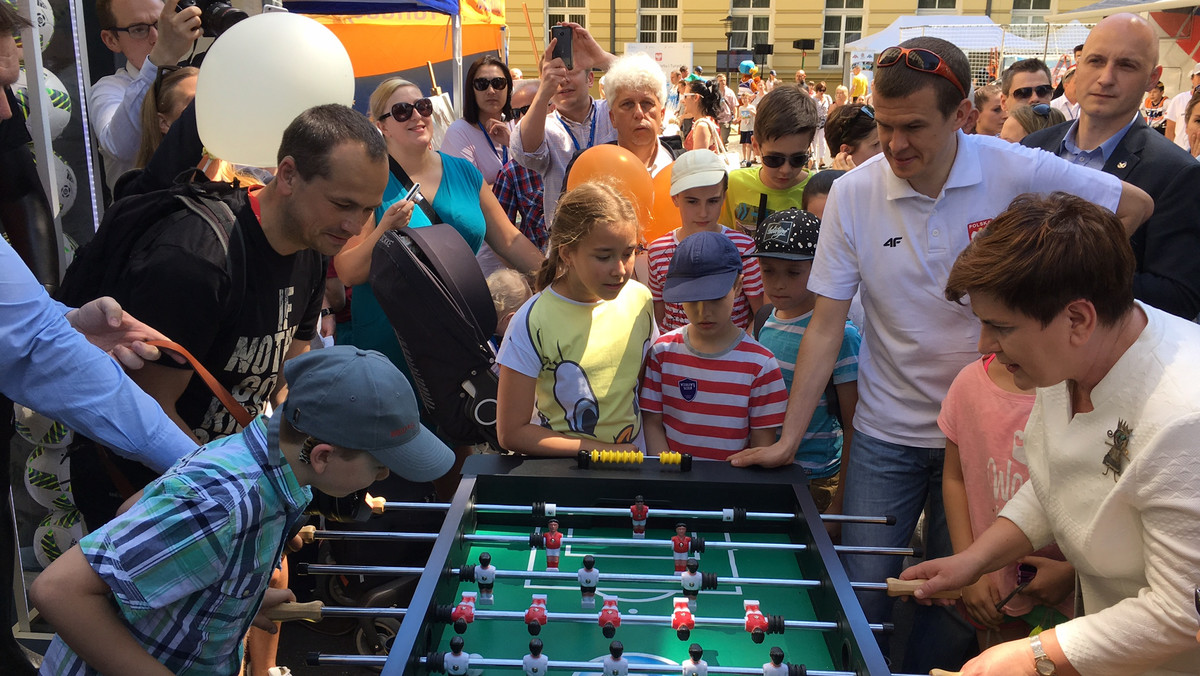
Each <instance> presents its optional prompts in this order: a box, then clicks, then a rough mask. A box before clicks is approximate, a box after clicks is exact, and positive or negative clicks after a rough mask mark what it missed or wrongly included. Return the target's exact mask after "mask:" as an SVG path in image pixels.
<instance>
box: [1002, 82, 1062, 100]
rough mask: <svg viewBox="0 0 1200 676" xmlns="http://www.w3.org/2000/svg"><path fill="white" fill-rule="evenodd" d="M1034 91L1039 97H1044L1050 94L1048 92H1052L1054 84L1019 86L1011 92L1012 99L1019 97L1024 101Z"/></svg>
mask: <svg viewBox="0 0 1200 676" xmlns="http://www.w3.org/2000/svg"><path fill="white" fill-rule="evenodd" d="M1034 92H1037V95H1038V98H1039V99H1044V98H1046V97H1047V96H1050V94H1052V93H1053V92H1054V85H1038V86H1036V87H1021V88H1020V89H1014V90H1013V92H1012V95H1013V98H1014V99H1020V100H1022V101H1024V100H1025V99H1027V98H1029V97H1031V96H1033V94H1034Z"/></svg>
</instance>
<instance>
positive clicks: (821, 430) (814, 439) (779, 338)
mask: <svg viewBox="0 0 1200 676" xmlns="http://www.w3.org/2000/svg"><path fill="white" fill-rule="evenodd" d="M810 319H812V313H811V312H809V313H807V314H804V315H802V316H800V317H797V318H795V319H779V318H778V317H776V316H775V311H774V310H772V311H771V316H770V318H768V319H767V321H766V323H765V324H763V327H762V330H761V331H759V334H758V342H760V343H762V344H763V345H765V346H766V347H767V349H769V350H771V352H773V353H775V360H776V361H778V362H779V368H780V370H781V371H783V382H784V384H785V385H787V389H788V392H789V393H790V392H791V391H792V374H793V373H794V372H795V370H796V353H797V352H798V351H799V350H800V341H801V339H802V338H803V337H804V330H805V329H807V328H808V321H809V320H810ZM861 343H862V337H861V336H860V335H859V333H858V329H857V328H855V327H854V324H853V323H851V322H846V330H845V334H844V335H843V337H842V347H841V350H840V351H839V352H838V357H837V362H835V363H834V365H833V384H834V385H841V384H842V383H849V382H853V381H856V380H858V349H859V345H860V344H861ZM796 462H798V463H800V465H801V466H803V467H804V470H805V471H806V472H808V474H809V476H811V477H812V478H814V479H821V478H824V477H829V476H833V475H834V474H837V473H838V470H839V469H840V468H841V462H842V426H841V425H840V424H838V421H837V419H836V418H834V417H833V416H831V415H830V414H829V403H828V402H827V401H826V399H825V393H824V391H822V392H821V401H819V402H818V403H817V408H816V410H814V411H813V415H812V420H811V421H809V423H808V429H807V430H806V431H805V432H804V438H803V439H802V440H801V441H800V449H799V450H797V451H796Z"/></svg>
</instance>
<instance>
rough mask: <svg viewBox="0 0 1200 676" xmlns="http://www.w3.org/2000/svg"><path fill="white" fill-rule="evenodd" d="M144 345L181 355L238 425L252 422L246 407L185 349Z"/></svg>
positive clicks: (166, 342) (172, 345)
mask: <svg viewBox="0 0 1200 676" xmlns="http://www.w3.org/2000/svg"><path fill="white" fill-rule="evenodd" d="M146 344H147V345H153V346H155V347H161V348H164V349H167V350H170V351H172V352H177V353H179V354H180V355H182V356H183V358H184V359H187V360H188V363H189V364H191V365H192V368H193V369H195V371H196V375H198V376H200V379H201V380H203V381H204V384H205V385H208V389H210V390H212V393H213V395H215V396H216V397H217V399H219V400H220V401H221V403H222V404H224V405H225V408H227V409H229V412H230V413H232V414H233V419H234V420H236V421H237V422H238V424H239V425H241V426H242V427H248V426H249V425H250V422H251V421H252V420H254V416H252V415H250V411H247V410H246V407H244V406H242V405H241V404H239V403H238V402H237V400H236V399H234V398H233V395H232V394H230V393H229V390H226V389H225V388H224V387H222V386H221V383H219V382H217V379H216V378H214V377H213V374H211V373H209V372H208V369H206V368H204V366H202V365H201V364H200V362H199V361H198V360H197V359H196V358H195V357H193V356H192V353H191V352H188V351H187V349H186V348H184V347H183V346H182V345H180V344H179V343H173V342H171V341H169V340H147V341H146Z"/></svg>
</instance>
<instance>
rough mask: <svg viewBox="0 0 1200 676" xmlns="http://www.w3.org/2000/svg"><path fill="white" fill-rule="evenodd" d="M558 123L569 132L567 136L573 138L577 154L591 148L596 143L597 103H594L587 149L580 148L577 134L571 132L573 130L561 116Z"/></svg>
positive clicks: (572, 141)
mask: <svg viewBox="0 0 1200 676" xmlns="http://www.w3.org/2000/svg"><path fill="white" fill-rule="evenodd" d="M558 123H559V124H561V125H562V126H563V129H566V130H567V136H569V137H571V143H574V144H575V152H579V151H580V150H587V149H588V148H591V147H592V144H593V143H595V142H596V102H595V101H592V130H591V132H589V133H588V143H587V147H585V148H580V147H579V140H578V139H576V138H575V134H574V133H572V132H571V128H570V127H568V126H567V121H566V120H564V119H563V118H562V115H561V114H560V115H559V116H558Z"/></svg>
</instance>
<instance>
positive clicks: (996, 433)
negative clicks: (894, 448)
mask: <svg viewBox="0 0 1200 676" xmlns="http://www.w3.org/2000/svg"><path fill="white" fill-rule="evenodd" d="M994 357H995V355H988V356H987V357H984V358H981V359H976V360H975V361H973V362H971V363H970V364H968V365H967V366H966V367H965V368H963V370H962V371H960V372H959V374H958V376H956V377H955V378H954V382H953V383H952V384H951V385H950V391H949V392H947V393H946V398H945V399H944V400H943V401H942V412H941V414H940V415H939V416H938V426H939V427H940V428H941V429H942V432H944V433H945V434H946V438H948V439H949V440H950V441H953V442H954V443H955V444H957V445H958V459H959V463H960V464H961V465H962V474H963V484H964V486H965V488H966V491H967V507H968V509H969V511H970V513H971V533H972V535H973V536H974V537H979V536H980V535H982V534H983V531H985V530H987V528H988V526H991V525H992V522H994V521H995V520H996V515H998V514H999V513H1000V510H1001V509H1002V508H1003V507H1004V505H1005V504H1007V503H1008V501H1009V499H1010V498H1012V496H1013V495H1014V494H1016V492H1017V490H1018V489H1019V488H1021V486H1022V485H1023V484H1024V483H1025V481H1027V480H1028V478H1029V470H1028V469H1027V468H1026V466H1025V463H1024V461H1023V459H1024V457H1025V455H1024V450H1023V448H1022V447H1023V445H1024V437H1025V423H1026V422H1027V421H1028V419H1029V412H1030V411H1031V410H1033V402H1034V400H1035V399H1036V396H1035V395H1032V394H1020V393H1016V392H1007V391H1005V390H1003V389H1001V388H1000V386H998V385H996V383H994V382H992V379H991V378H990V377H988V374H987V368H988V367H989V366H990V363H991V361H992V360H993V358H994ZM996 368H1003V365H996ZM1034 555H1035V556H1044V557H1046V558H1051V559H1056V560H1059V561H1062V560H1065V557H1064V556H1063V554H1062V552H1061V551H1059V549H1058V546H1057V545H1054V544H1051V545H1049V546H1047V547H1044V548H1042V549H1041V550H1038V551H1037V552H1034ZM989 575H990V576H991V577H992V582H994V583H995V585H996V588H997V589H998V590H999V592H1000V596H1001V598H1003V597H1005V596H1008V594H1009V592H1011V591H1012V590H1013V589H1015V588H1016V586H1017V564H1015V563H1014V564H1012V565H1009V566H1006V567H1004V568H1001V569H1000V570H998V571H996V572H994V573H989ZM1034 605H1035V604H1034V601H1033V600H1032V599H1030V598H1029V597H1027V596H1024V595H1022V594H1018V595H1016V596H1014V597H1013V598H1012V600H1011V601H1009V602H1008V605H1006V606H1004V612H1005V613H1006V614H1007V615H1009V616H1012V617H1019V616H1021V615H1024V614H1026V613H1028V612H1029V611H1031V610H1033V608H1034ZM1073 606H1074V599H1073V597H1068V598H1067V599H1066V600H1065V601H1063V602H1062V603H1061V604H1059V606H1058V610H1059V611H1060V612H1062V613H1063V614H1064V615H1066V616H1067V617H1071V616H1072V614H1073V612H1072V610H1073Z"/></svg>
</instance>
